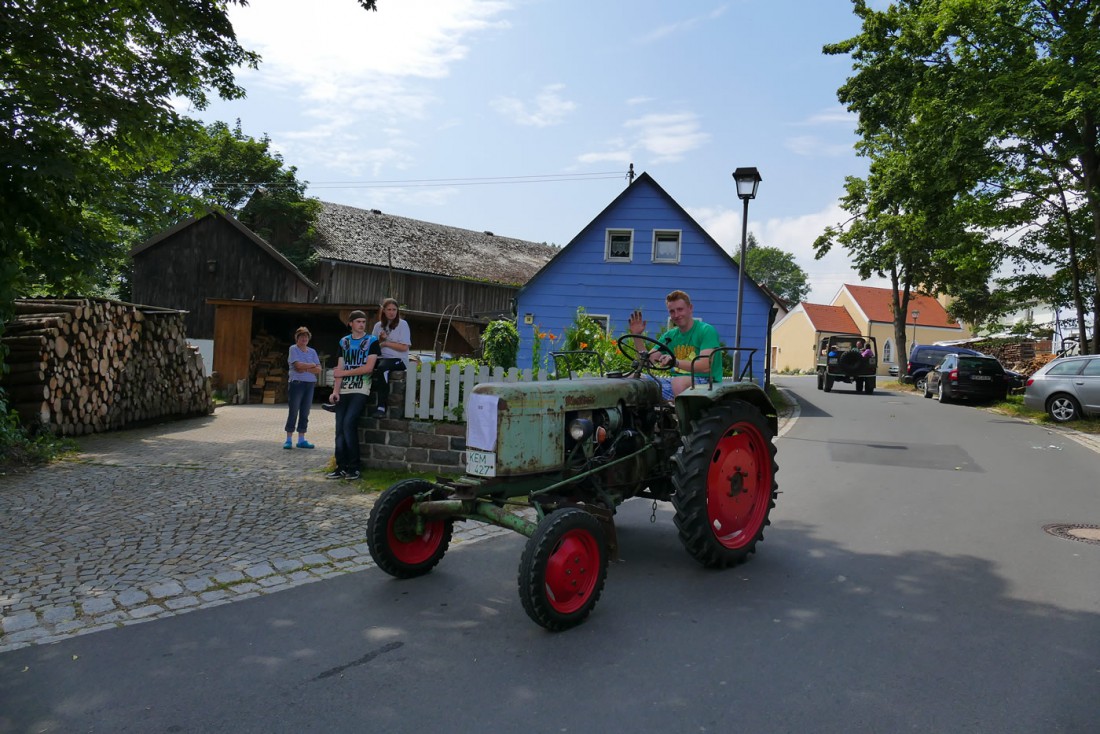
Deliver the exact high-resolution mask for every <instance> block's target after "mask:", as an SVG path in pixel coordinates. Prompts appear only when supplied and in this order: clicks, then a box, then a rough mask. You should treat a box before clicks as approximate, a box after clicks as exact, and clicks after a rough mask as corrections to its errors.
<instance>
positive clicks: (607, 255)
mask: <svg viewBox="0 0 1100 734" xmlns="http://www.w3.org/2000/svg"><path fill="white" fill-rule="evenodd" d="M623 234H625V235H628V236H629V237H630V253H629V254H628V255H627V256H626V257H623V256H621V255H617V256H612V254H611V236H612V235H623ZM603 257H604V260H605V261H606V262H609V263H628V262H631V261H632V260H633V259H634V230H632V229H609V230H607V234H606V235H605V237H604V252H603Z"/></svg>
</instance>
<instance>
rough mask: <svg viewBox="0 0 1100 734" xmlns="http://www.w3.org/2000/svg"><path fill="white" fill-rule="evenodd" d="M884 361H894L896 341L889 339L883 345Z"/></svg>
mask: <svg viewBox="0 0 1100 734" xmlns="http://www.w3.org/2000/svg"><path fill="white" fill-rule="evenodd" d="M882 361H883V362H885V363H886V364H893V363H894V341H893V340H892V339H887V340H886V343H885V344H883V345H882Z"/></svg>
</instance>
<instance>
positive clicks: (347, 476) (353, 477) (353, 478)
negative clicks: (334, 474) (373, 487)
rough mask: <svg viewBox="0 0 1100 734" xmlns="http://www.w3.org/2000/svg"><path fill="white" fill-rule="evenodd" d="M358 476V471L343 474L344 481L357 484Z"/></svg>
mask: <svg viewBox="0 0 1100 734" xmlns="http://www.w3.org/2000/svg"><path fill="white" fill-rule="evenodd" d="M360 476H361V475H360V474H359V470H358V469H356V470H355V471H349V472H344V479H346V480H348V481H349V482H358V481H359V477H360Z"/></svg>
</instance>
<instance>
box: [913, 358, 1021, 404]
mask: <svg viewBox="0 0 1100 734" xmlns="http://www.w3.org/2000/svg"><path fill="white" fill-rule="evenodd" d="M1007 393H1008V381H1007V380H1006V378H1005V369H1004V367H1002V366H1001V363H1000V362H998V361H997V360H996V358H994V357H985V356H975V355H971V354H949V355H947V356H946V357H944V358H943V361H942V362H940V364H938V365H937V366H936V367H935V368H933V369H932V370H929V371H928V372H927V373H926V378H925V382H924V397H926V398H930V397H932V396H933V395H935V396H936V397H937V398H938V399H939V401H940V402H941V403H946V402H948V401H951V400H958V399H960V398H966V399H967V400H1004V399H1005V395H1006V394H1007Z"/></svg>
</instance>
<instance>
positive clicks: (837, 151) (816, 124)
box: [783, 105, 857, 158]
mask: <svg viewBox="0 0 1100 734" xmlns="http://www.w3.org/2000/svg"><path fill="white" fill-rule="evenodd" d="M856 122H857V119H856V116H855V115H853V114H852V113H850V112H848V110H846V109H844V107H842V106H841V105H834V106H832V107H829V108H826V109H824V110H821V111H820V112H816V113H814V114H812V115H810V116H809V117H808V118H806V119H805V120H801V121H799V122H795V123H792V127H800V128H808V127H812V128H828V130H827V132H826V133H825V134H826V135H827V136H828V137H824V136H823V135H818V134H815V133H805V134H801V135H793V136H791V137H789V138H787V139H786V140H785V141H783V147H785V148H786V149H787V150H789V151H791V152H792V153H794V154H795V155H802V156H821V157H826V158H839V157H841V156H849V155H851V154H852V146H853V144H854V143H855V139H854V137H847V138H846V139H845V141H844V142H830V140H831V139H832V138H834V137H835V136H836V129H837V128H838V127H844V128H846V129H847V130H846V131H845V132H846V133H849V132H850V131H852V130H853V128H854V127H855V125H856Z"/></svg>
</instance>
